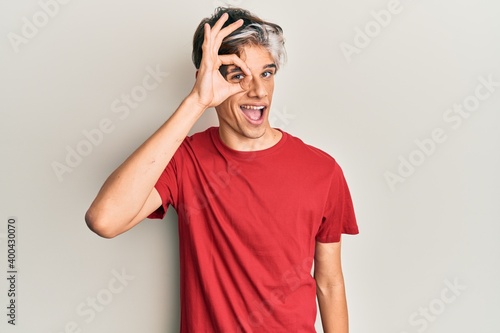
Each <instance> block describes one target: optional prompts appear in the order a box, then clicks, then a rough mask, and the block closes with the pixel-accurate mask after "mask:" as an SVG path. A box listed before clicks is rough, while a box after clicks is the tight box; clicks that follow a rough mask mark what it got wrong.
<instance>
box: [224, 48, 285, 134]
mask: <svg viewBox="0 0 500 333" xmlns="http://www.w3.org/2000/svg"><path fill="white" fill-rule="evenodd" d="M240 58H241V59H242V60H243V61H245V63H246V64H247V65H248V67H249V68H250V71H251V72H252V77H251V80H249V82H245V83H244V85H243V86H244V88H246V89H247V90H245V91H244V92H241V93H238V94H236V95H233V96H231V97H229V98H228V99H226V100H225V101H224V102H223V103H222V104H220V105H219V106H218V107H216V110H217V114H218V117H219V123H220V131H221V135H222V137H223V138H226V140H231V141H233V140H236V142H244V141H246V140H247V139H259V138H263V139H265V138H266V134H267V135H271V126H270V124H269V119H268V118H269V111H270V108H271V101H272V97H273V92H274V75H275V74H276V64H275V62H274V59H273V58H272V56H271V54H270V53H269V51H267V50H266V49H265V48H263V47H261V46H246V47H244V48H243V50H242V52H241V55H240ZM244 77H245V74H244V73H243V72H242V71H241V69H240V68H239V67H236V66H228V68H227V75H226V80H227V81H229V82H231V83H239V82H241V81H242V79H243V78H244ZM233 142H234V141H233ZM226 143H227V142H226Z"/></svg>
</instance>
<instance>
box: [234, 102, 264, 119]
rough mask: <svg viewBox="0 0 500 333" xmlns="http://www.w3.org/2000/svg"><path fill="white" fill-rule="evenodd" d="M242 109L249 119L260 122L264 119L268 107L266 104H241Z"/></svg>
mask: <svg viewBox="0 0 500 333" xmlns="http://www.w3.org/2000/svg"><path fill="white" fill-rule="evenodd" d="M240 109H241V111H242V112H243V114H244V115H245V116H246V118H247V119H248V120H249V121H251V122H252V123H256V122H257V123H258V122H259V121H260V120H262V118H263V117H262V116H263V115H264V110H265V109H266V107H265V106H264V105H241V106H240Z"/></svg>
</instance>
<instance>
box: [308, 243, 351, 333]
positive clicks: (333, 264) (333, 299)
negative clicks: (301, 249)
mask: <svg viewBox="0 0 500 333" xmlns="http://www.w3.org/2000/svg"><path fill="white" fill-rule="evenodd" d="M314 260H315V261H314V278H315V279H316V286H317V288H316V294H317V296H318V304H319V311H320V314H321V321H322V323H323V330H324V332H325V333H348V332H349V321H348V315H347V301H346V295H345V288H344V276H343V274H342V265H341V260H340V242H338V243H320V242H316V254H315V258H314Z"/></svg>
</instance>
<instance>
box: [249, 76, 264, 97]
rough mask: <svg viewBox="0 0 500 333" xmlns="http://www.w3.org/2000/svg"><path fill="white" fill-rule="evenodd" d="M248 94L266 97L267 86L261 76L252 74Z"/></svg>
mask: <svg viewBox="0 0 500 333" xmlns="http://www.w3.org/2000/svg"><path fill="white" fill-rule="evenodd" d="M248 96H249V97H255V98H264V97H266V96H267V89H266V86H265V84H264V82H262V79H261V78H260V77H255V76H252V79H251V81H250V87H249V90H248Z"/></svg>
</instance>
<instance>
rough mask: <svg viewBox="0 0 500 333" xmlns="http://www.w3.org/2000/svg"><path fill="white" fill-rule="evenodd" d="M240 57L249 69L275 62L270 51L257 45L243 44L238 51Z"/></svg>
mask: <svg viewBox="0 0 500 333" xmlns="http://www.w3.org/2000/svg"><path fill="white" fill-rule="evenodd" d="M240 58H241V60H243V61H244V62H246V63H247V65H248V67H250V69H255V68H256V67H257V68H261V67H264V66H266V65H270V64H274V63H275V61H274V58H273V57H272V55H271V53H270V52H269V51H268V50H267V49H266V48H264V47H263V46H259V45H246V46H244V47H243V48H242V49H241V51H240Z"/></svg>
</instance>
